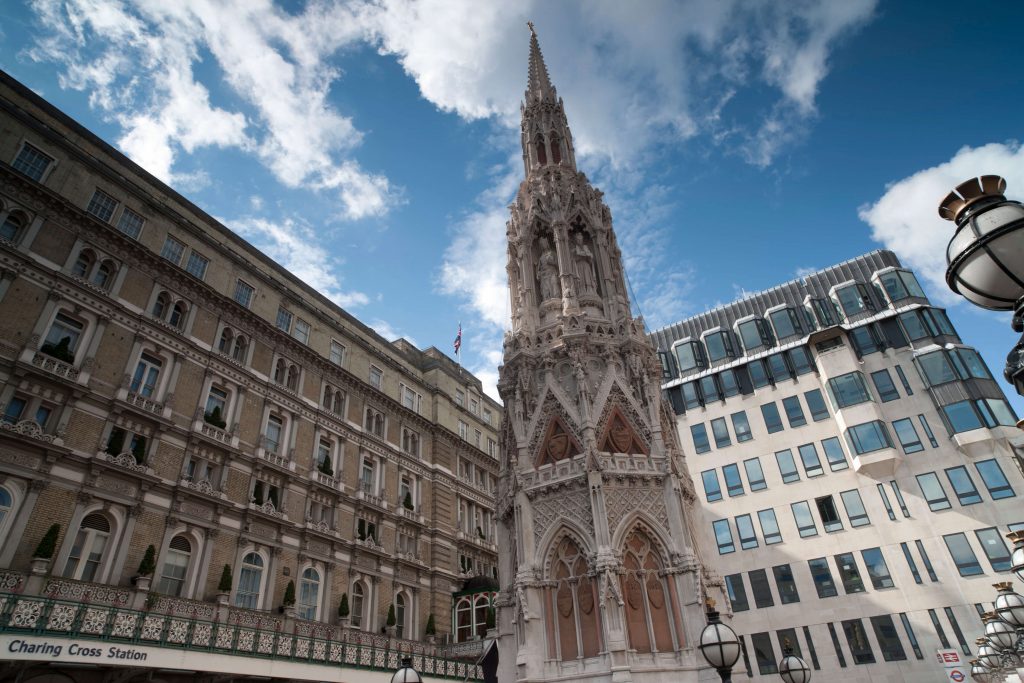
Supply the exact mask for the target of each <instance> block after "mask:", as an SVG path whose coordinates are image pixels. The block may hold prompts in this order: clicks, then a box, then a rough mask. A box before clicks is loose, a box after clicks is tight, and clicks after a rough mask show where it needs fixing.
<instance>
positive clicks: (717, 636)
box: [697, 600, 740, 670]
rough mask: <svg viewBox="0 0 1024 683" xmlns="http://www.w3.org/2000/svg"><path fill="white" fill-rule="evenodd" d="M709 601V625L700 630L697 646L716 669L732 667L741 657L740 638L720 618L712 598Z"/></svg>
mask: <svg viewBox="0 0 1024 683" xmlns="http://www.w3.org/2000/svg"><path fill="white" fill-rule="evenodd" d="M708 602H709V604H708V625H707V626H705V627H704V630H703V631H701V632H700V640H699V642H698V644H697V647H698V648H699V649H700V653H701V654H702V655H704V659H705V660H707V663H708V664H710V665H711V666H713V667H714V668H715V669H718V670H728V669H732V667H733V665H734V664H735V663H736V660H738V659H739V658H740V640H739V638H737V637H736V632H735V631H733V630H732V628H731V627H729V625H728V624H723V623H722V622H721V621H720V620H719V618H718V612H716V611H715V609H714V603H713V602H711V601H710V600H709V601H708Z"/></svg>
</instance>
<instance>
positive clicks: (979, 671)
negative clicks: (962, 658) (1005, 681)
mask: <svg viewBox="0 0 1024 683" xmlns="http://www.w3.org/2000/svg"><path fill="white" fill-rule="evenodd" d="M970 663H971V678H973V679H974V680H976V681H978V683H988V682H989V681H990V680H991V679H992V671H991V669H989V668H988V667H987V666H985V665H984V664H982V663H981V662H979V661H978V660H977V659H972V660H971V662H970Z"/></svg>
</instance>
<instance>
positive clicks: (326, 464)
mask: <svg viewBox="0 0 1024 683" xmlns="http://www.w3.org/2000/svg"><path fill="white" fill-rule="evenodd" d="M317 469H318V470H320V472H322V473H323V474H326V475H327V476H328V477H333V476H334V468H332V467H331V459H330V458H324V459H323V460H322V461H321V462H320V465H319V466H318V467H317Z"/></svg>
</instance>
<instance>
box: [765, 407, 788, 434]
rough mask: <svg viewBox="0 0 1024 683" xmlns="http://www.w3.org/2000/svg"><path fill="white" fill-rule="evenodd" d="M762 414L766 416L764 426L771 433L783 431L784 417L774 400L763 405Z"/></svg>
mask: <svg viewBox="0 0 1024 683" xmlns="http://www.w3.org/2000/svg"><path fill="white" fill-rule="evenodd" d="M761 416H762V417H763V418H764V426H765V429H767V430H768V433H769V434H774V433H775V432H781V431H782V429H783V427H782V417H780V416H779V408H778V406H776V405H775V402H774V401H772V402H771V403H765V404H764V405H763V406H761Z"/></svg>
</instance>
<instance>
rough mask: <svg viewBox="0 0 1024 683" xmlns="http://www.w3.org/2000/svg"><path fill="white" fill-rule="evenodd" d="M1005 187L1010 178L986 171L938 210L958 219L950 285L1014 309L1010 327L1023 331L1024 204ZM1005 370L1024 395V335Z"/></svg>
mask: <svg viewBox="0 0 1024 683" xmlns="http://www.w3.org/2000/svg"><path fill="white" fill-rule="evenodd" d="M1005 190H1006V181H1005V180H1003V179H1002V178H1000V177H999V176H996V175H985V176H981V177H980V178H971V179H970V180H966V181H964V182H962V183H960V184H959V185H957V186H956V189H954V190H953V191H952V192H950V193H949V194H948V195H946V197H945V199H943V200H942V202H941V203H940V204H939V215H940V216H941V217H943V218H945V219H946V220H950V221H953V222H954V223H956V232H954V233H953V238H952V239H951V240H950V241H949V246H947V247H946V263H947V264H948V266H949V267H948V268H947V269H946V284H948V285H949V288H950V289H952V290H953V291H954V292H956V293H957V294H960V295H961V296H963V297H964V298H965V299H967V300H968V301H970V302H971V303H973V304H975V305H977V306H981V307H982V308H988V309H990V310H993V311H1013V321H1012V323H1011V326H1012V327H1013V329H1014V331H1016V332H1024V206H1022V205H1021V204H1020V202H1015V201H1010V200H1008V199H1007V198H1006V197H1005V196H1004V195H1003V192H1004V191H1005ZM1003 374H1004V376H1005V377H1006V380H1007V381H1008V382H1010V383H1011V384H1013V385H1014V387H1015V388H1016V390H1017V393H1018V394H1021V395H1022V396H1024V336H1022V337H1021V339H1020V341H1018V342H1017V345H1016V346H1014V348H1013V350H1012V351H1010V354H1009V355H1008V356H1007V357H1006V369H1005V370H1004V371H1003Z"/></svg>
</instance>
